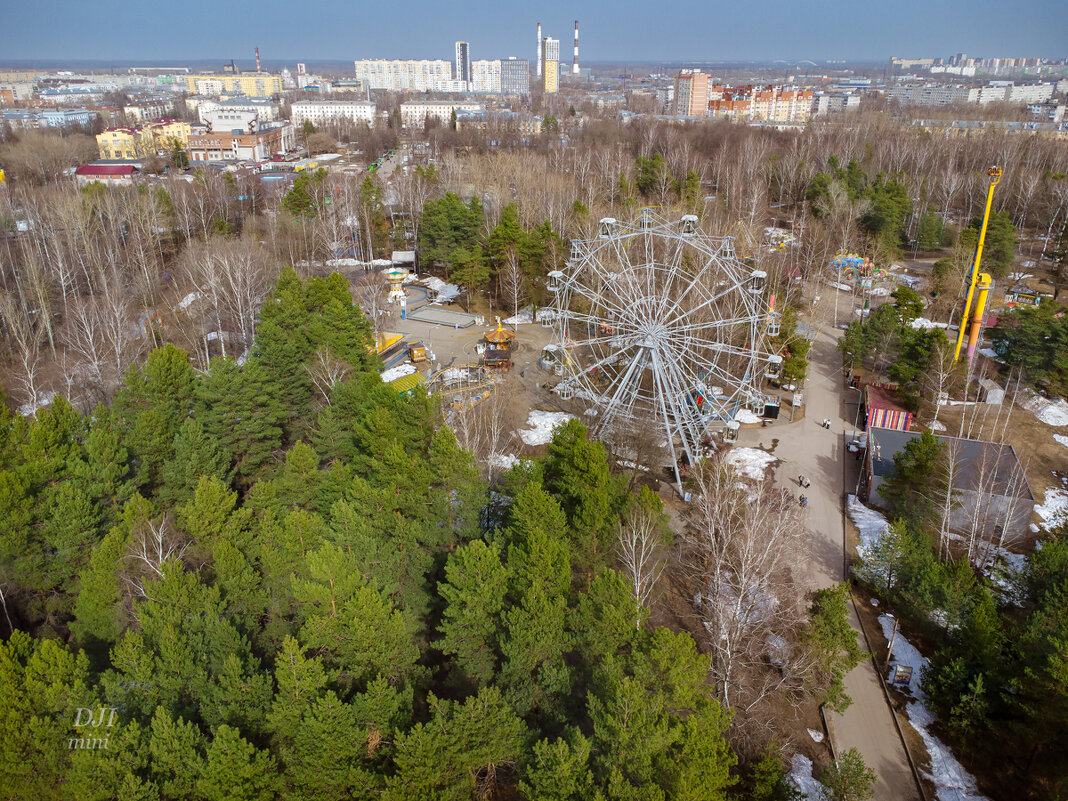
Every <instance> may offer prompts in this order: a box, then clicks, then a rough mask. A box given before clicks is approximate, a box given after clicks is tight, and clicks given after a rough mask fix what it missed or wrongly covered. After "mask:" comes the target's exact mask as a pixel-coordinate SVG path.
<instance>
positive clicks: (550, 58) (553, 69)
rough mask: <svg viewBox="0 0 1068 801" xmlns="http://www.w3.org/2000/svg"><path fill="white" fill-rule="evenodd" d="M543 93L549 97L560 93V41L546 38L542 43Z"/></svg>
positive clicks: (549, 37)
mask: <svg viewBox="0 0 1068 801" xmlns="http://www.w3.org/2000/svg"><path fill="white" fill-rule="evenodd" d="M541 53H542V56H541V58H542V62H541V76H542V87H541V88H542V91H543V92H545V94H547V95H552V94H556V93H557V92H559V91H560V40H559V39H553V38H552V37H551V36H546V37H545V38H544V39H543V40H542V43H541Z"/></svg>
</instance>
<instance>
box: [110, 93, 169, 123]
mask: <svg viewBox="0 0 1068 801" xmlns="http://www.w3.org/2000/svg"><path fill="white" fill-rule="evenodd" d="M122 113H123V114H125V115H126V121H127V122H131V121H132V122H144V121H145V120H158V119H159V118H160V117H166V116H167V115H168V114H173V113H174V101H173V100H165V99H162V98H161V99H158V100H145V101H143V102H140V103H129V104H127V105H125V106H123V107H122Z"/></svg>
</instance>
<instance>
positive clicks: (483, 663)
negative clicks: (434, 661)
mask: <svg viewBox="0 0 1068 801" xmlns="http://www.w3.org/2000/svg"><path fill="white" fill-rule="evenodd" d="M506 589H507V573H506V572H505V568H504V565H502V564H501V553H500V547H499V546H497V545H495V544H490V545H486V543H484V542H482V541H481V540H475V541H474V542H470V543H468V544H467V545H464V546H462V547H461V548H459V549H458V550H457V551H456V552H455V553H454V554H452V556H450V557H449V561H448V563H447V564H446V565H445V581H444V582H442V583H441V584H440V585H438V593H439V594H440V595H441V597H442V599H443V600H444V601H445V610H444V612H443V613H442V621H441V635H442V636H441V640H440V641H439V643H438V647H439V648H440V649H441V651H442V652H443V653H445V654H449V655H452V656H455V657H456V665H457V668H458V669H459V671H460V672H461V673H462V675H463V676H464V677H465V678H466V679H467V680H468V681H470V682H471V683H473V684H474V685H475V686H477V687H482V686H485V685H487V684H489V683H490V681H492V679H493V676H494V673H495V672H496V667H497V658H498V657H497V649H498V638H499V636H500V626H501V620H500V616H501V611H502V609H503V606H504V596H505V591H506Z"/></svg>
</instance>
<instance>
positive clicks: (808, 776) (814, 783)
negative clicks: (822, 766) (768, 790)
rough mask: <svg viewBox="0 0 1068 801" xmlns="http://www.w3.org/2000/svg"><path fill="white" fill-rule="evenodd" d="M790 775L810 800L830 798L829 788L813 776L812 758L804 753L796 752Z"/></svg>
mask: <svg viewBox="0 0 1068 801" xmlns="http://www.w3.org/2000/svg"><path fill="white" fill-rule="evenodd" d="M789 777H790V781H791V782H792V783H793V785H794V787H796V788H797V789H798V790H800V791H801V794H802V795H804V796H805V798H808V799H810V801H823V799H826V798H830V793H828V792H827V788H825V787H824V786H823V785H822V784H820V783H819V781H818V780H816V779H814V778H812V760H811V759H809V758H808V757H807V756H805V755H804V754H794V758H793V760H791V762H790V773H789Z"/></svg>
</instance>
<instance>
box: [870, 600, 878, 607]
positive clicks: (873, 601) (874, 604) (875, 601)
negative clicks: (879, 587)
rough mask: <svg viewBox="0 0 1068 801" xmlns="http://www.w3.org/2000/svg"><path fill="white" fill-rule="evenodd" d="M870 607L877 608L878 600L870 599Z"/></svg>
mask: <svg viewBox="0 0 1068 801" xmlns="http://www.w3.org/2000/svg"><path fill="white" fill-rule="evenodd" d="M871 605H872V606H878V605H879V599H878V598H872V599H871Z"/></svg>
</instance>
